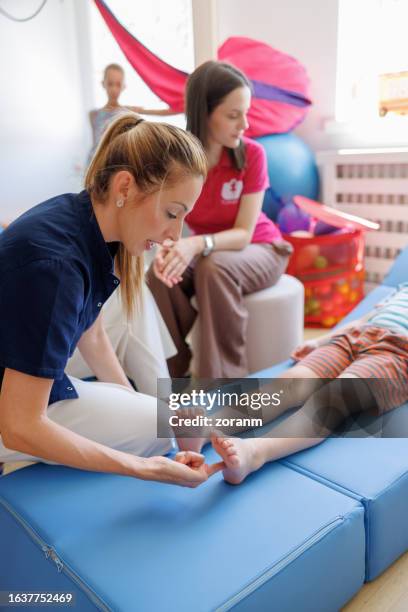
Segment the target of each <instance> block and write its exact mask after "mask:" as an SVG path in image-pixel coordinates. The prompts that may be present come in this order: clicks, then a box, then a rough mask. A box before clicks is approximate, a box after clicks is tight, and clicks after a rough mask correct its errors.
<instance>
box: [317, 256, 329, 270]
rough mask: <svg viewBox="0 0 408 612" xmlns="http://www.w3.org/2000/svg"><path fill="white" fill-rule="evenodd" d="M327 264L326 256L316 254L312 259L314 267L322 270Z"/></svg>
mask: <svg viewBox="0 0 408 612" xmlns="http://www.w3.org/2000/svg"><path fill="white" fill-rule="evenodd" d="M328 265H329V262H328V259H327V257H325V256H324V255H318V256H317V257H316V259H315V260H314V267H315V268H317V269H318V270H324V268H327V266H328Z"/></svg>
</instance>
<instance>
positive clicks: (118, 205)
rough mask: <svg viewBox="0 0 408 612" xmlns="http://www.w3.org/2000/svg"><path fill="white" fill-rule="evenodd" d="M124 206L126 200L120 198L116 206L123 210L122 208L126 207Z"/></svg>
mask: <svg viewBox="0 0 408 612" xmlns="http://www.w3.org/2000/svg"><path fill="white" fill-rule="evenodd" d="M124 204H125V200H124V199H123V198H118V199H117V200H116V206H117V207H118V208H122V206H124Z"/></svg>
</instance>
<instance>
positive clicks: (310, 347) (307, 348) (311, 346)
mask: <svg viewBox="0 0 408 612" xmlns="http://www.w3.org/2000/svg"><path fill="white" fill-rule="evenodd" d="M318 346H319V343H318V341H317V340H308V341H307V342H304V343H303V344H301V345H300V346H297V347H296V348H295V350H294V351H293V352H292V354H291V359H294V360H295V361H300V359H304V357H306V355H309V353H311V352H312V351H314V350H315V349H317V348H318Z"/></svg>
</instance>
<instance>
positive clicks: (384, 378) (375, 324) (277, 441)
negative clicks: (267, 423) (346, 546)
mask: <svg viewBox="0 0 408 612" xmlns="http://www.w3.org/2000/svg"><path fill="white" fill-rule="evenodd" d="M293 358H294V359H295V360H298V361H299V363H298V364H297V365H295V366H294V367H292V368H290V369H289V370H287V371H286V372H284V373H283V374H281V375H280V379H279V382H280V383H282V382H284V379H285V378H286V379H291V381H290V382H291V383H292V384H290V382H289V381H288V382H289V387H288V388H289V389H290V393H289V394H288V395H287V397H286V398H284V396H282V402H281V404H280V406H279V407H278V409H277V411H276V410H275V411H274V417H276V416H279V415H281V414H282V413H284V412H285V411H286V410H288V409H290V408H293V407H296V406H301V405H303V406H302V408H300V409H299V410H298V411H297V412H295V413H294V414H292V415H290V416H288V417H287V418H286V419H285V420H284V421H282V422H280V423H278V424H277V425H276V427H274V429H273V430H272V433H271V434H269V435H270V436H273V437H269V438H267V437H263V438H256V439H244V440H242V439H238V438H226V437H223V436H220V435H218V436H217V435H213V438H212V442H213V445H214V448H215V449H216V450H217V452H218V453H219V454H220V455H221V457H222V458H223V460H224V461H225V464H226V465H227V469H226V470H224V478H225V480H227V481H228V482H230V483H232V484H239V483H240V482H242V481H243V480H244V479H245V478H246V476H248V474H250V473H251V472H253V471H255V470H258V469H259V468H260V467H262V466H263V465H264V464H265V463H267V462H269V461H275V460H276V459H279V458H281V457H285V456H287V455H290V454H292V453H296V452H298V451H300V450H303V449H305V448H308V447H311V446H314V445H316V444H318V443H320V442H322V441H323V440H324V439H325V438H326V437H327V436H329V435H330V434H331V433H332V432H333V431H334V430H335V429H336V428H337V427H338V426H339V425H340V424H341V423H342V422H343V421H344V420H345V419H346V418H347V417H348V416H350V415H354V414H356V413H359V412H361V411H370V413H371V414H372V415H373V414H374V415H378V414H383V413H385V412H386V411H389V410H391V409H393V408H396V407H398V406H400V405H401V404H403V403H404V402H406V401H407V400H408V283H403V284H401V285H400V286H399V287H398V288H397V289H396V291H395V292H394V293H393V294H392V295H391V296H390V297H388V298H387V299H386V300H385V301H383V302H381V303H380V304H379V305H378V306H377V308H375V309H374V310H372V311H371V312H369V313H368V314H367V315H365V316H364V317H362V318H361V319H359V320H356V321H353V322H352V323H349V324H348V325H346V326H343V327H342V328H337V329H336V330H334V331H333V332H331V333H329V334H328V335H326V336H324V337H320V338H319V339H317V340H313V341H309V342H306V343H305V344H303V345H302V346H300V347H299V348H297V349H296V350H295V351H294V353H293ZM325 379H326V380H325ZM327 379H333V380H332V382H329V383H327ZM344 379H348V380H347V381H345V380H344ZM325 383H327V384H325ZM231 415H232V411H230V416H231ZM235 416H236V414H235ZM264 416H266V420H268V419H269V417H268V415H264ZM190 446H191V445H190Z"/></svg>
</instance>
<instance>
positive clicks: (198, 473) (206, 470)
mask: <svg viewBox="0 0 408 612" xmlns="http://www.w3.org/2000/svg"><path fill="white" fill-rule="evenodd" d="M145 461H146V465H145V467H146V468H147V470H144V477H145V479H146V480H156V481H158V482H163V483H166V484H175V485H179V486H181V487H189V488H191V489H194V488H195V487H198V485H200V484H202V483H203V482H206V480H208V478H209V477H210V476H212V475H213V474H215V473H216V472H219V471H220V470H222V469H224V467H225V466H224V463H223V462H222V461H220V462H219V463H214V464H213V465H207V464H206V463H205V459H204V456H203V455H201V454H200V453H194V452H192V451H185V452H181V453H177V455H176V457H175V459H174V460H172V459H168V458H167V457H151V458H150V459H146V460H145Z"/></svg>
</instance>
